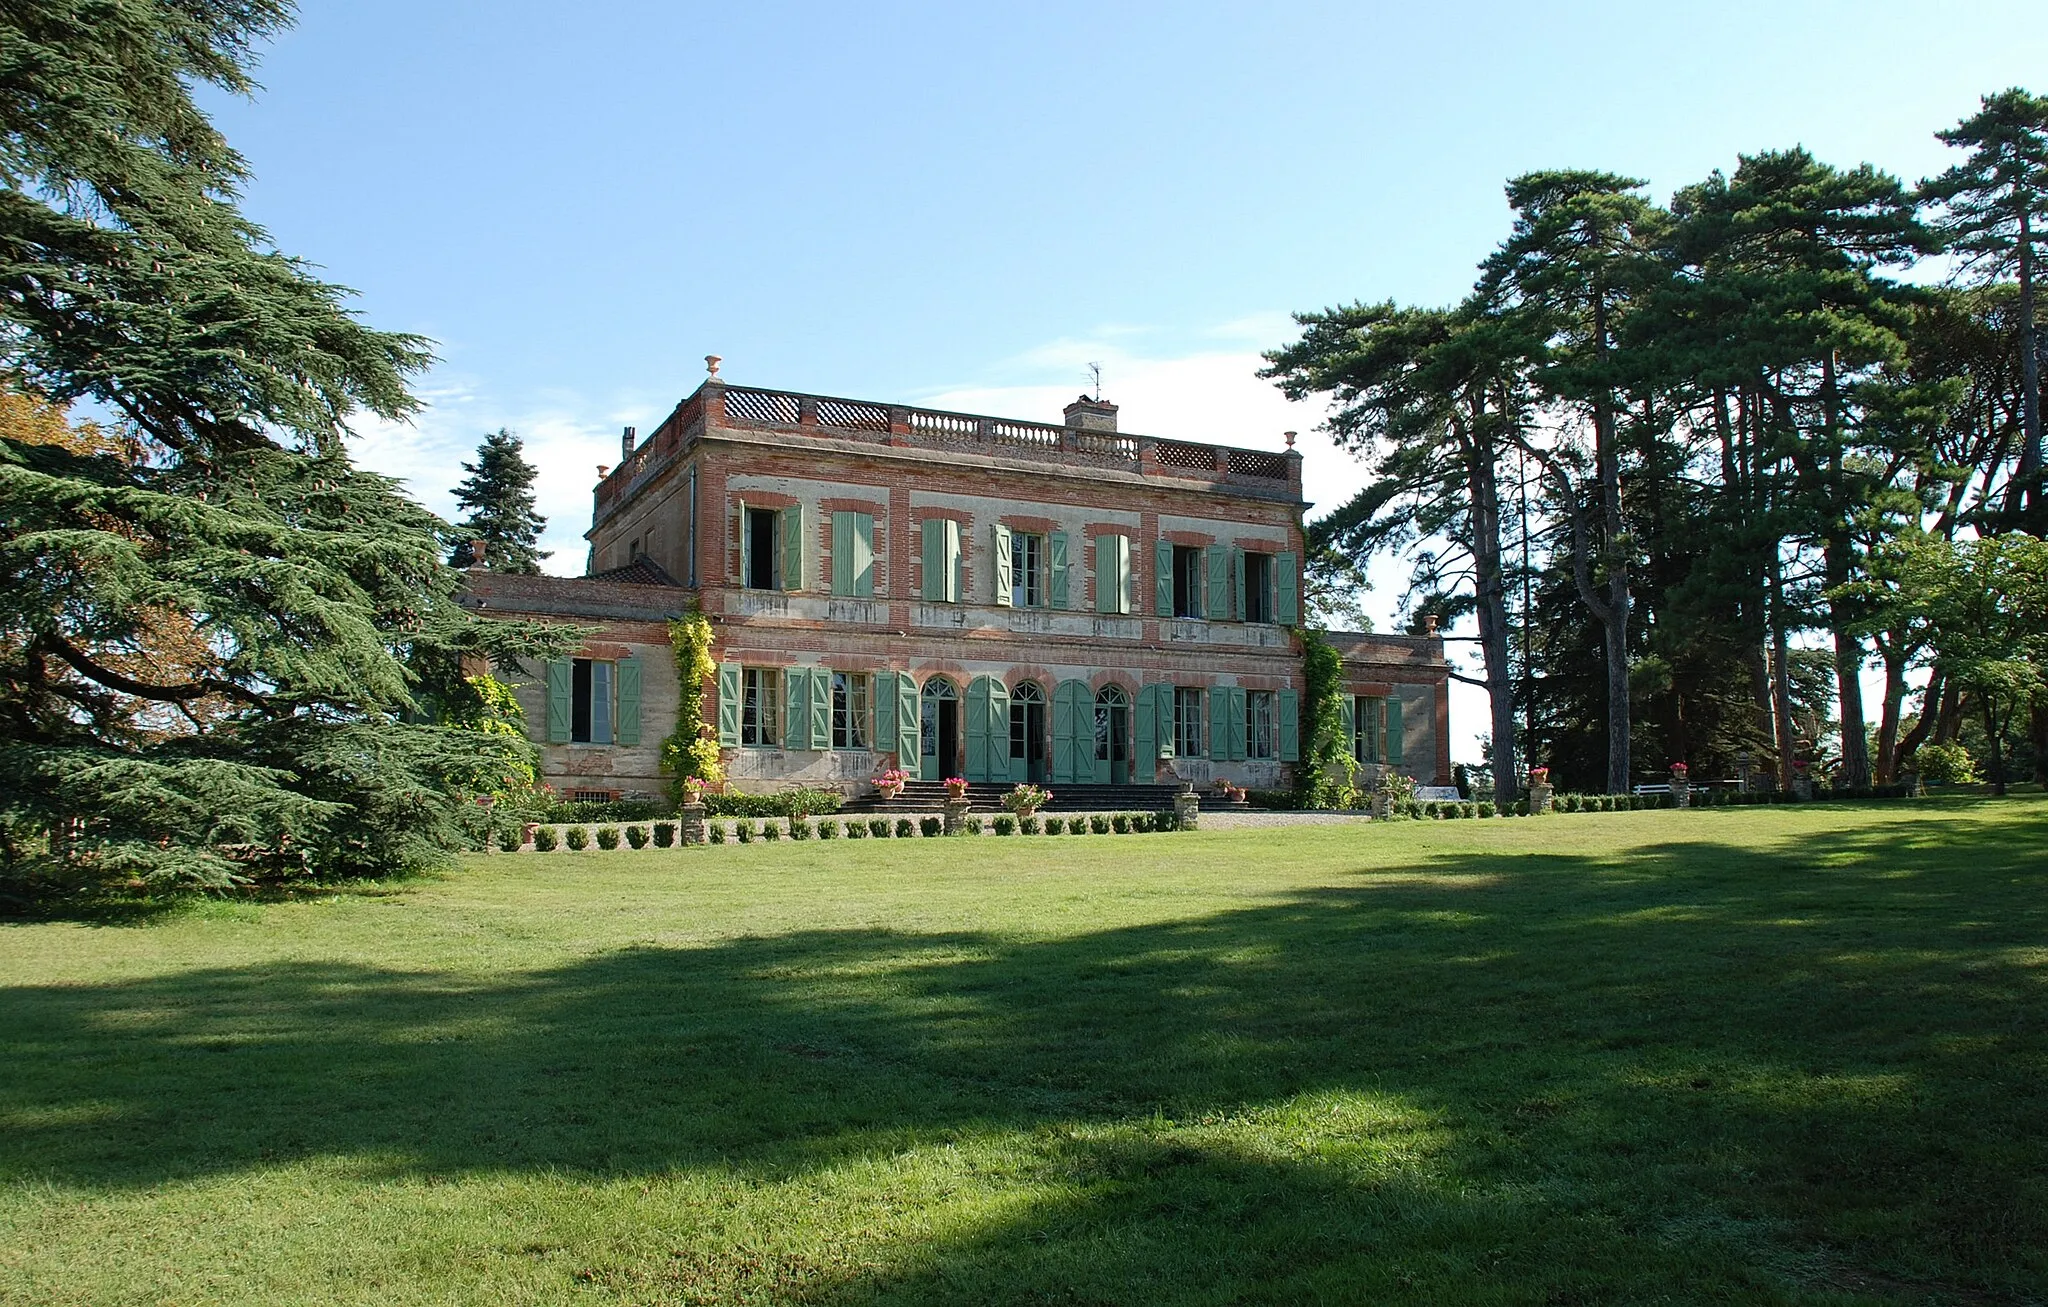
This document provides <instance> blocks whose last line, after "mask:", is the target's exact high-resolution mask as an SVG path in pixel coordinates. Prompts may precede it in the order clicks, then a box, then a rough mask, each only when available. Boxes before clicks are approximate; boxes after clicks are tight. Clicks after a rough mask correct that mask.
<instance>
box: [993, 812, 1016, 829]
mask: <svg viewBox="0 0 2048 1307" xmlns="http://www.w3.org/2000/svg"><path fill="white" fill-rule="evenodd" d="M989 827H990V828H991V829H992V830H994V831H995V833H996V834H998V835H1015V834H1016V833H1017V819H1016V818H1015V817H1012V816H1011V815H1010V814H1009V813H1007V812H1005V813H1001V814H999V815H998V816H997V817H996V819H995V820H994V821H992V822H990V823H989Z"/></svg>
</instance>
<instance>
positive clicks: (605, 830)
mask: <svg viewBox="0 0 2048 1307" xmlns="http://www.w3.org/2000/svg"><path fill="white" fill-rule="evenodd" d="M597 847H599V848H600V849H616V848H617V847H619V828H618V827H616V826H600V827H598V828H597Z"/></svg>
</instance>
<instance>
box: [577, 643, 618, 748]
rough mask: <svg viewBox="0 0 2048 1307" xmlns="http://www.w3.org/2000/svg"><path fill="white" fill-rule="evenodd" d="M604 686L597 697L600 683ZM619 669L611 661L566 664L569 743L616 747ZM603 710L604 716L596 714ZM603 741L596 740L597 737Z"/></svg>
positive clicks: (613, 661)
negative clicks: (567, 665) (567, 668)
mask: <svg viewBox="0 0 2048 1307" xmlns="http://www.w3.org/2000/svg"><path fill="white" fill-rule="evenodd" d="M600 681H601V682H602V683H603V690H602V692H601V693H600V690H599V682H600ZM618 694H619V667H618V663H617V661H616V660H614V659H610V658H572V659H570V660H569V743H571V744H616V743H618V739H619V731H618V725H619V703H618ZM600 706H602V708H603V710H604V711H603V712H602V714H600V713H599V712H598V709H599V707H600ZM600 731H601V732H602V737H603V738H599V733H600Z"/></svg>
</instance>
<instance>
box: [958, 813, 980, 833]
mask: <svg viewBox="0 0 2048 1307" xmlns="http://www.w3.org/2000/svg"><path fill="white" fill-rule="evenodd" d="M960 826H961V829H962V830H964V831H966V832H967V834H969V835H979V834H981V818H979V817H976V816H974V815H972V814H971V813H970V814H969V815H968V818H967V820H966V821H964V822H961V823H960Z"/></svg>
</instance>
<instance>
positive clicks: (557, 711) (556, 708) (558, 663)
mask: <svg viewBox="0 0 2048 1307" xmlns="http://www.w3.org/2000/svg"><path fill="white" fill-rule="evenodd" d="M575 675H576V671H575V668H574V667H573V666H572V665H571V664H570V662H569V660H568V659H567V658H556V659H553V660H552V661H550V662H549V663H548V743H549V744H567V743H568V742H569V729H570V727H571V725H572V724H573V722H574V719H575V712H576V705H575V704H574V703H573V702H572V701H571V697H570V694H571V689H572V687H573V686H574V685H575V684H576V681H575Z"/></svg>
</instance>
